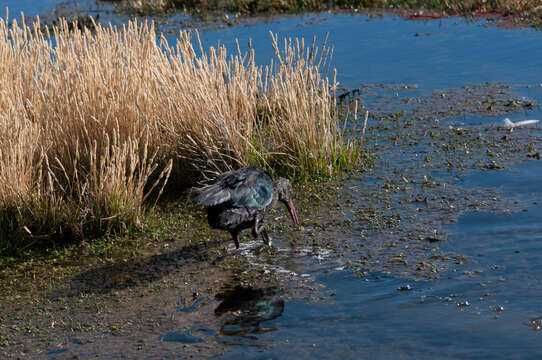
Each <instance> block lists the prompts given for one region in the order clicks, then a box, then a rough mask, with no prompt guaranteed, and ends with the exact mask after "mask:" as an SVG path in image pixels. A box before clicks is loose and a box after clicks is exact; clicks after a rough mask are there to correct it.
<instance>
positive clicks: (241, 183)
mask: <svg viewBox="0 0 542 360" xmlns="http://www.w3.org/2000/svg"><path fill="white" fill-rule="evenodd" d="M273 191H274V190H273V181H272V180H271V177H270V176H269V174H267V172H265V171H264V170H263V169H260V168H256V167H246V168H242V169H239V170H235V171H228V172H226V173H223V174H220V175H219V176H218V177H217V178H216V180H215V182H214V183H213V184H211V185H207V186H204V187H202V188H200V189H196V190H194V191H193V193H192V197H193V198H194V200H195V201H196V202H197V203H198V204H200V205H204V206H215V205H218V204H222V203H225V202H228V201H231V203H232V205H233V206H235V207H249V208H259V209H263V208H265V207H267V206H268V205H269V204H270V203H271V201H272V200H273Z"/></svg>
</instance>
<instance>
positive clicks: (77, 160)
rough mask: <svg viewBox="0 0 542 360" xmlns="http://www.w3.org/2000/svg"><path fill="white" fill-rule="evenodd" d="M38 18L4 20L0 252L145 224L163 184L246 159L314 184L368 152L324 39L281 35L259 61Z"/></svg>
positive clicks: (141, 29) (146, 35) (137, 29)
mask: <svg viewBox="0 0 542 360" xmlns="http://www.w3.org/2000/svg"><path fill="white" fill-rule="evenodd" d="M32 26H33V28H32V29H31V28H30V27H29V26H27V25H26V24H25V23H24V19H23V23H22V24H17V23H16V22H15V21H13V22H12V24H10V25H8V21H7V17H6V19H5V20H4V19H0V254H1V253H4V252H9V251H13V250H21V249H23V248H24V247H26V246H29V245H32V244H35V243H48V242H50V241H51V240H52V241H57V240H58V239H65V238H69V239H72V238H84V237H89V236H97V235H103V234H108V233H110V232H123V231H126V230H127V229H130V228H133V227H134V226H135V227H138V226H141V224H142V223H144V214H145V211H146V209H147V208H148V207H149V206H152V204H153V201H156V199H157V198H158V197H159V196H160V194H162V192H163V191H164V189H167V190H169V189H170V188H165V184H166V182H168V181H169V183H171V184H176V185H178V186H180V187H184V188H186V187H188V186H191V185H194V184H195V183H196V181H205V179H207V178H211V177H213V176H214V175H216V174H217V173H220V172H222V171H225V170H229V169H233V168H238V167H241V166H245V165H260V166H264V167H266V168H268V169H269V170H270V171H272V172H274V173H280V174H281V175H285V176H289V177H294V178H297V179H298V180H301V181H306V180H309V179H311V178H315V177H319V176H332V175H334V174H336V173H338V172H340V171H344V170H345V169H348V168H350V167H353V166H355V165H356V164H358V163H359V162H360V160H361V155H362V153H361V145H360V143H359V142H358V141H357V140H356V138H355V137H349V138H346V136H345V135H344V134H345V133H344V124H342V122H341V120H340V119H339V115H338V111H337V107H336V105H335V102H334V100H333V97H332V94H331V93H330V88H332V85H333V84H330V81H329V80H328V78H327V77H325V76H323V75H322V74H321V68H322V67H323V66H325V64H326V61H327V59H328V58H329V57H330V54H331V49H330V48H328V47H327V46H326V44H325V43H324V45H323V46H321V47H318V46H315V45H314V43H313V45H312V47H310V48H307V49H305V44H304V42H303V40H297V39H296V40H288V41H285V43H284V46H283V47H280V46H279V40H278V39H277V37H273V38H272V40H273V45H274V47H275V50H276V53H277V60H276V61H271V62H270V64H269V65H267V66H266V67H262V66H258V65H256V64H255V62H254V51H253V49H249V50H248V51H247V52H246V53H242V52H241V51H240V50H239V48H238V52H237V54H235V55H233V56H231V55H229V54H228V53H227V51H226V49H225V48H224V47H218V48H214V47H210V48H209V49H208V50H205V49H203V47H202V45H201V43H200V42H199V39H198V38H197V36H196V38H197V40H198V41H197V43H198V44H199V48H197V47H196V48H195V47H194V44H193V41H192V35H191V33H189V32H181V33H180V34H179V38H178V40H177V42H176V44H174V45H171V44H168V43H167V41H166V40H165V38H164V37H163V36H158V37H157V35H156V33H155V31H154V26H153V25H152V24H148V23H144V24H140V23H137V22H136V21H134V22H130V23H129V24H127V25H126V26H124V27H123V28H117V27H113V26H108V27H105V26H102V25H99V24H95V26H94V29H93V31H92V32H91V31H90V30H88V29H79V28H78V27H76V26H75V27H73V26H72V27H68V24H67V23H66V22H61V24H60V25H59V26H55V27H52V28H51V29H49V28H47V29H42V28H40V25H39V21H37V22H35V23H34V24H33V25H32ZM151 200H153V201H151Z"/></svg>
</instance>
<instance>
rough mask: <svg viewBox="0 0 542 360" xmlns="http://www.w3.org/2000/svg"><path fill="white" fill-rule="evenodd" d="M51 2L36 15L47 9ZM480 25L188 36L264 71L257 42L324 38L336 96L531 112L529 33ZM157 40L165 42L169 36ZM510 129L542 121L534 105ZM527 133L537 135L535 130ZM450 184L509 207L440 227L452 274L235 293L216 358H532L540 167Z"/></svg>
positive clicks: (538, 290)
mask: <svg viewBox="0 0 542 360" xmlns="http://www.w3.org/2000/svg"><path fill="white" fill-rule="evenodd" d="M54 3H58V2H56V1H51V2H41V5H40V6H42V7H43V8H47V9H45V10H46V11H49V10H50V9H51V8H52V7H53V6H52V4H54ZM3 4H5V2H4V3H3ZM35 4H36V2H33V1H32V2H31V1H26V2H24V1H23V2H21V1H10V0H8V1H7V4H5V5H7V6H10V12H12V13H18V12H19V11H21V10H22V11H25V12H26V13H29V14H31V15H35V14H38V13H40V12H41V11H43V10H42V8H41V7H40V6H36V5H35ZM486 25H487V23H486V22H485V21H480V22H474V23H468V22H466V21H465V20H462V19H458V18H452V19H443V20H433V21H427V22H422V21H405V20H402V19H400V18H392V17H383V18H369V17H367V16H362V15H355V16H354V15H330V14H323V15H305V16H300V17H287V18H278V19H273V20H264V21H261V22H251V23H250V24H243V25H239V26H235V27H223V28H219V29H215V30H208V31H203V32H202V33H201V38H202V40H203V42H204V45H205V46H207V45H210V44H216V42H217V41H220V42H221V43H223V44H225V45H226V46H227V47H228V48H230V49H231V50H232V51H233V50H234V49H235V46H234V39H235V38H238V39H239V41H240V44H241V46H242V47H243V48H247V46H246V44H247V43H248V40H249V39H252V42H253V47H254V48H255V50H256V56H257V61H258V62H259V63H261V64H267V63H269V60H270V58H271V57H272V54H273V52H272V48H271V41H270V36H269V31H273V32H274V33H276V34H278V35H279V37H284V36H287V37H305V38H307V39H312V37H313V36H316V37H317V38H318V39H322V38H324V36H325V34H326V33H329V39H328V42H329V43H330V44H333V45H334V46H335V51H334V57H333V66H334V67H336V68H337V70H338V77H337V79H338V81H339V82H340V83H341V85H342V86H345V87H348V88H355V87H359V86H361V85H364V84H405V85H416V87H415V89H414V90H413V93H414V94H416V95H424V94H425V95H428V94H431V92H432V91H435V90H439V91H440V90H445V89H450V88H458V87H461V86H465V85H472V84H477V83H485V82H495V83H502V84H507V85H511V86H513V91H514V93H516V94H518V95H519V96H525V97H529V98H530V99H533V100H535V101H538V102H540V101H542V88H541V87H540V86H541V85H542V62H541V60H540V59H542V33H540V32H537V31H534V30H532V29H513V30H504V29H501V28H498V27H494V26H486ZM168 38H169V39H170V40H171V41H173V40H174V36H173V35H171V34H168ZM397 96H402V95H400V94H398V95H397ZM510 117H511V118H512V120H520V119H525V118H535V119H536V118H538V119H541V118H542V116H541V114H540V109H539V108H538V107H535V108H534V109H533V110H530V111H528V112H517V113H515V114H513V115H512V116H510ZM442 120H446V119H442ZM454 121H459V122H460V123H462V124H464V125H465V126H471V125H477V124H487V123H492V122H497V121H500V118H480V117H475V116H469V115H467V116H465V117H463V118H456V119H454ZM531 131H532V132H533V134H536V135H540V134H539V130H538V128H536V129H533V130H531ZM389 156H395V155H389ZM384 160H386V159H384ZM388 160H389V161H392V162H393V159H388ZM443 176H446V175H443ZM458 182H459V184H460V185H461V186H463V187H465V188H466V189H474V188H481V189H487V190H488V191H490V190H491V191H497V192H499V193H501V194H502V197H503V198H504V199H508V200H509V201H510V202H511V203H513V202H514V201H516V202H518V203H519V204H520V205H519V206H520V208H519V209H518V208H517V207H516V208H514V209H513V210H512V211H509V212H506V211H505V212H502V211H500V212H498V213H493V212H492V211H487V210H484V211H483V212H465V213H463V214H462V215H461V216H460V217H459V219H458V221H457V222H456V223H454V224H451V225H446V226H445V227H444V229H443V231H445V233H446V234H447V237H446V238H447V239H446V241H445V242H441V243H440V245H439V246H440V248H441V249H442V250H443V251H450V252H454V253H458V254H462V255H464V256H465V258H466V259H467V260H468V261H467V264H465V265H463V266H462V267H461V268H460V270H457V269H456V268H453V269H452V270H450V272H449V273H447V274H445V275H444V276H441V277H440V278H439V279H436V280H418V281H412V280H411V279H409V278H408V277H401V276H397V275H394V273H393V272H391V273H370V274H368V275H367V276H363V277H360V276H358V275H357V274H356V271H352V270H349V268H348V267H346V268H342V267H338V265H337V263H335V262H334V261H329V262H328V263H326V258H325V256H315V257H314V258H313V260H311V261H312V263H311V264H312V265H310V264H309V265H307V264H306V263H304V264H303V266H304V268H303V271H302V272H303V275H304V276H307V277H311V278H312V279H314V280H315V282H317V283H320V284H323V285H324V286H325V287H326V289H328V290H329V291H331V292H332V296H329V298H328V299H326V300H325V301H320V302H306V301H302V300H286V301H284V300H282V297H281V295H282V292H281V291H280V289H275V288H267V289H242V288H240V289H237V290H235V291H233V290H232V291H233V292H231V291H230V292H229V293H227V294H225V295H224V296H223V297H222V298H219V299H217V300H218V302H219V303H220V306H222V307H221V308H220V309H218V308H217V310H215V313H216V316H217V317H218V316H220V315H221V314H222V312H225V311H232V312H235V311H238V312H239V313H240V314H244V315H243V316H240V317H238V318H233V319H232V320H231V321H230V323H228V324H220V325H221V326H222V331H221V332H220V333H218V334H215V333H214V332H213V331H207V333H206V334H210V336H216V337H218V339H219V340H220V341H221V342H223V343H225V344H228V347H227V351H226V352H225V354H224V355H223V356H222V357H221V358H223V359H270V358H272V359H316V358H318V359H339V358H342V359H360V358H371V359H397V358H399V359H458V358H461V359H467V358H468V359H487V358H494V359H515V358H517V359H539V358H541V357H542V331H541V330H539V328H540V327H541V326H542V296H541V295H542V272H541V270H540V269H541V268H542V225H541V221H540V220H541V219H542V211H541V206H540V205H541V204H542V190H541V186H542V185H541V184H542V162H539V161H535V160H533V161H529V162H522V163H519V164H517V165H515V166H513V167H511V168H508V169H506V170H503V171H493V172H482V171H478V172H476V171H474V172H471V173H469V174H468V175H467V176H464V177H462V178H460V179H459V180H458ZM361 186H363V184H361ZM360 241H361V240H360ZM285 264H286V265H285V266H284V267H285V268H286V269H289V270H291V271H296V266H299V265H298V264H297V265H296V260H295V259H291V260H289V261H285ZM297 274H298V275H300V274H301V272H297ZM224 304H225V305H224ZM196 306H197V304H196ZM204 333H205V331H204ZM201 338H202V339H204V338H205V336H203V337H201ZM186 339H188V340H186ZM184 340H186V341H188V342H198V341H200V340H201V339H200V337H198V335H197V334H196V333H194V332H192V333H185V332H184V331H183V332H179V333H168V334H164V335H163V337H162V341H184ZM50 355H51V356H53V355H55V354H50Z"/></svg>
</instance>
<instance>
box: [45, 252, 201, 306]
mask: <svg viewBox="0 0 542 360" xmlns="http://www.w3.org/2000/svg"><path fill="white" fill-rule="evenodd" d="M208 259H209V255H208V253H207V252H206V251H205V246H203V245H192V246H185V247H183V248H181V249H178V250H174V251H170V252H167V253H164V254H157V255H152V256H149V257H145V258H138V259H134V260H128V261H122V260H120V261H118V262H117V263H115V264H111V265H106V266H102V267H98V268H95V269H91V270H88V271H85V272H83V273H81V274H79V275H77V276H75V277H74V278H73V279H72V281H71V289H70V290H68V294H65V295H68V296H77V295H79V294H90V293H93V294H107V293H110V292H112V291H115V290H122V289H126V288H131V287H136V286H142V285H145V284H149V283H152V282H155V281H157V280H160V279H162V278H164V277H166V276H168V275H170V274H172V273H175V272H178V271H180V270H181V269H182V268H183V267H185V266H187V265H189V264H195V263H200V262H204V261H206V260H208ZM54 295H59V294H58V293H55V294H53V296H54Z"/></svg>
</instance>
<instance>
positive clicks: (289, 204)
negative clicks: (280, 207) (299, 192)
mask: <svg viewBox="0 0 542 360" xmlns="http://www.w3.org/2000/svg"><path fill="white" fill-rule="evenodd" d="M286 206H287V207H288V211H290V216H291V217H292V221H293V222H294V225H299V221H298V220H297V214H296V212H295V207H294V203H293V202H292V200H291V199H290V200H288V202H287V203H286Z"/></svg>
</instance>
